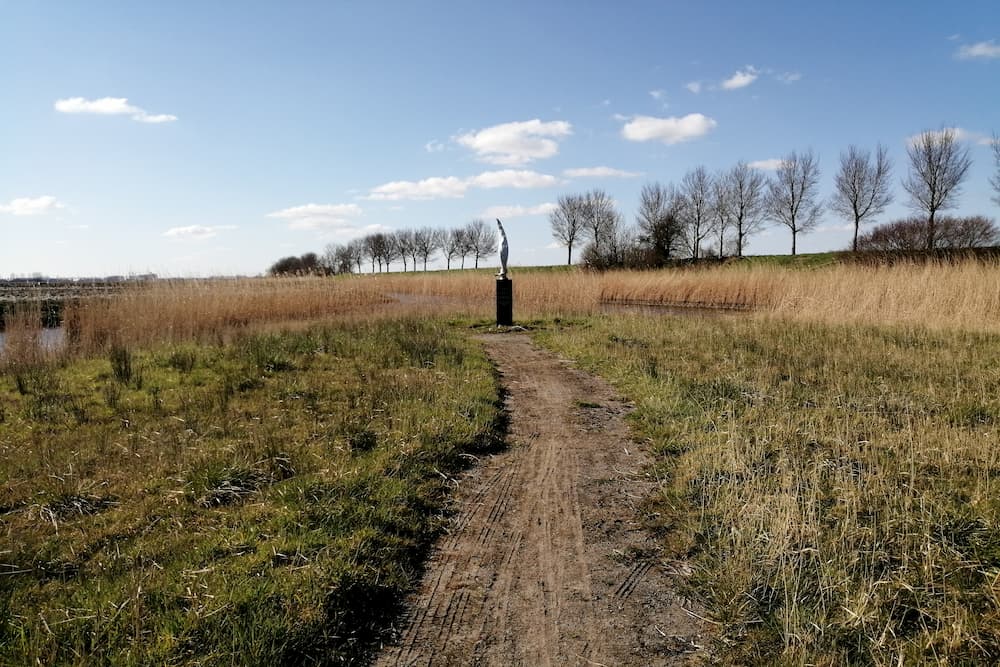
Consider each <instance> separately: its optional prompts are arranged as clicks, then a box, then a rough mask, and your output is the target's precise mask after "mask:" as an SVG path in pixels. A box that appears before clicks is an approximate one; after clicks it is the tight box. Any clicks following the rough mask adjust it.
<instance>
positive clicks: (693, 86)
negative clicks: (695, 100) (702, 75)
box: [684, 81, 701, 95]
mask: <svg viewBox="0 0 1000 667" xmlns="http://www.w3.org/2000/svg"><path fill="white" fill-rule="evenodd" d="M684 87H685V88H687V89H688V90H690V91H691V92H692V93H694V94H695V95H697V94H698V93H700V92H701V81H691V82H689V83H685V84H684Z"/></svg>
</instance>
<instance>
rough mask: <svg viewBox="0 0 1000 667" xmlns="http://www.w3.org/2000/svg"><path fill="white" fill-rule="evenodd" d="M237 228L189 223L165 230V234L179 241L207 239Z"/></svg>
mask: <svg viewBox="0 0 1000 667" xmlns="http://www.w3.org/2000/svg"><path fill="white" fill-rule="evenodd" d="M236 228H237V227H236V225H216V226H214V227H206V226H205V225H188V226H187V227H171V228H170V229H168V230H167V231H165V232H163V236H166V237H167V238H171V239H176V240H178V241H207V240H208V239H211V238H215V237H216V236H218V235H219V232H222V231H228V230H231V229H236Z"/></svg>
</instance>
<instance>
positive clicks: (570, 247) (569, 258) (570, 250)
mask: <svg viewBox="0 0 1000 667" xmlns="http://www.w3.org/2000/svg"><path fill="white" fill-rule="evenodd" d="M566 248H567V249H568V252H567V253H566V266H569V265H570V264H572V263H573V244H572V243H570V244H569V245H567V246H566Z"/></svg>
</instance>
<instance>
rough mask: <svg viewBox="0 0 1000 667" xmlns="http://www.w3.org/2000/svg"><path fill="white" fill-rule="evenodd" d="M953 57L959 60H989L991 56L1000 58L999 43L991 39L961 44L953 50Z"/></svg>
mask: <svg viewBox="0 0 1000 667" xmlns="http://www.w3.org/2000/svg"><path fill="white" fill-rule="evenodd" d="M955 57H956V58H959V59H961V60H972V59H974V58H982V59H983V60H990V59H992V58H1000V44H997V43H996V42H994V41H993V40H992V39H991V40H990V41H988V42H976V43H975V44H963V45H962V46H960V47H959V48H958V51H956V52H955Z"/></svg>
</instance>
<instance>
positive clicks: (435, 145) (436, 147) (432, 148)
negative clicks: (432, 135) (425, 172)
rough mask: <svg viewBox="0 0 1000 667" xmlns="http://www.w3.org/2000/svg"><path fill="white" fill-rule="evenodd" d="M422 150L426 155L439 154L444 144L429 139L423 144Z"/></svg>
mask: <svg viewBox="0 0 1000 667" xmlns="http://www.w3.org/2000/svg"><path fill="white" fill-rule="evenodd" d="M424 150H426V151H427V152H428V153H440V152H441V151H443V150H444V144H443V143H441V142H440V141H438V140H437V139H431V140H430V141H428V142H427V143H426V144H424Z"/></svg>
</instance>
